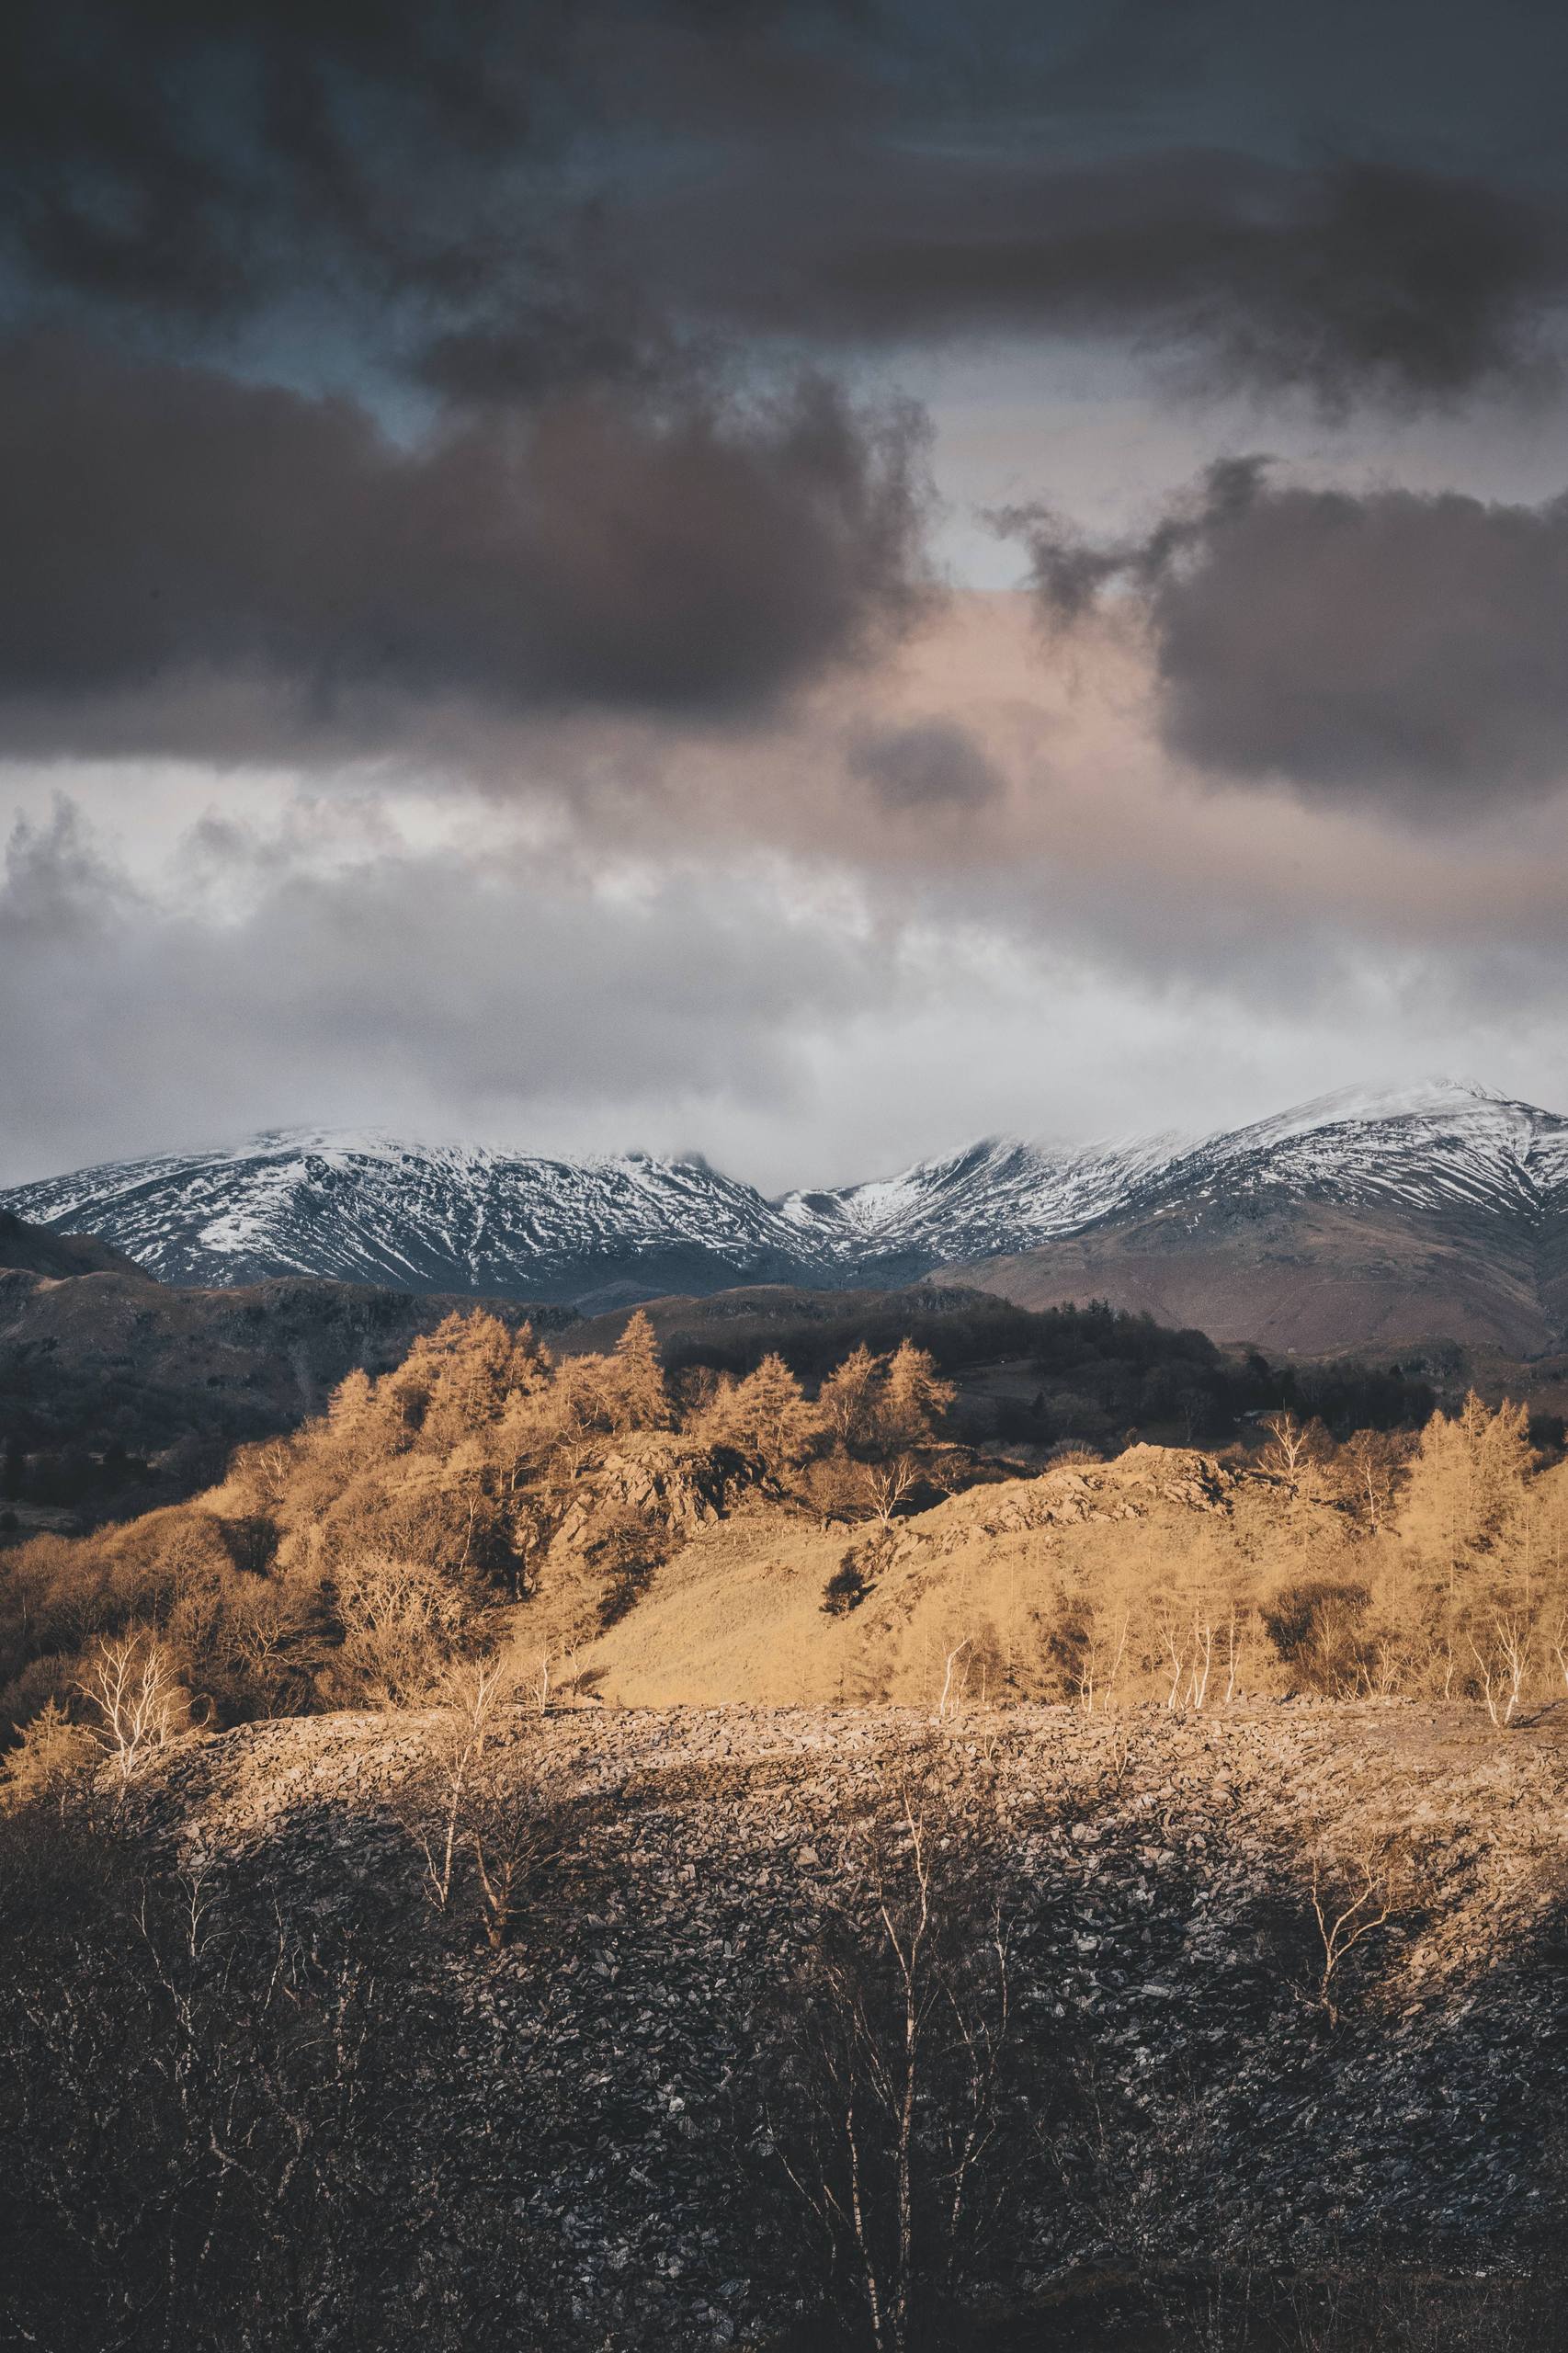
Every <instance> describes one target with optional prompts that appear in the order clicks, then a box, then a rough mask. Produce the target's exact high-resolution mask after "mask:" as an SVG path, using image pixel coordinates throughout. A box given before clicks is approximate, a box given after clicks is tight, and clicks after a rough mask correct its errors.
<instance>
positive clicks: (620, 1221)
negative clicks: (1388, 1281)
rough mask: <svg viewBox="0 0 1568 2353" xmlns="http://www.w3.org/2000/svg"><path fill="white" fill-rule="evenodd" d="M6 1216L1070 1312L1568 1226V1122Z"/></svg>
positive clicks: (484, 1166) (517, 1280)
mask: <svg viewBox="0 0 1568 2353" xmlns="http://www.w3.org/2000/svg"><path fill="white" fill-rule="evenodd" d="M0 1205H3V1206H5V1207H6V1208H9V1209H11V1210H13V1211H16V1212H17V1214H18V1215H20V1216H21V1217H23V1218H25V1219H27V1220H28V1221H29V1222H32V1223H34V1224H38V1225H43V1226H47V1227H51V1228H54V1229H57V1230H62V1231H74V1232H81V1233H94V1234H97V1235H98V1236H100V1237H102V1238H103V1239H104V1240H106V1241H108V1242H110V1243H112V1244H113V1245H115V1246H116V1247H117V1248H118V1249H120V1250H122V1251H125V1252H127V1253H128V1254H129V1255H130V1256H131V1257H133V1258H135V1259H137V1260H139V1261H140V1262H141V1264H142V1266H143V1267H146V1268H147V1270H148V1271H149V1272H150V1273H152V1274H153V1275H156V1276H159V1277H161V1278H162V1279H165V1281H172V1282H176V1283H202V1284H217V1285H224V1284H234V1283H241V1282H246V1281H254V1280H256V1279H260V1278H262V1277H266V1276H272V1275H290V1274H304V1275H322V1276H331V1277H336V1278H338V1279H347V1280H352V1281H364V1282H380V1283H388V1284H392V1285H396V1286H398V1287H401V1288H404V1289H409V1290H443V1291H467V1292H471V1293H476V1294H484V1293H491V1294H496V1295H503V1296H511V1297H527V1298H535V1299H540V1300H573V1301H576V1302H586V1303H594V1304H608V1303H611V1302H616V1301H619V1300H629V1299H632V1298H635V1297H640V1296H641V1297H649V1296H653V1295H654V1294H656V1293H659V1292H663V1291H672V1290H685V1291H697V1292H703V1291H711V1290H720V1289H724V1288H727V1287H729V1286H732V1285H734V1284H737V1283H756V1282H793V1283H805V1284H815V1285H823V1286H837V1285H842V1284H846V1283H864V1282H881V1283H888V1282H898V1281H907V1280H911V1279H916V1278H918V1277H919V1276H921V1275H924V1274H926V1273H929V1272H931V1271H932V1270H933V1269H936V1268H940V1267H969V1268H977V1269H982V1273H981V1279H992V1278H991V1277H990V1275H989V1273H988V1272H986V1271H984V1267H985V1262H991V1261H997V1260H1002V1261H1006V1262H1009V1263H1011V1262H1023V1263H1026V1264H1027V1265H1028V1267H1029V1268H1031V1269H1034V1270H1035V1272H1038V1267H1037V1261H1038V1262H1039V1265H1040V1266H1044V1267H1056V1266H1057V1265H1058V1264H1060V1265H1061V1266H1062V1267H1071V1268H1072V1269H1073V1275H1074V1280H1075V1281H1078V1285H1079V1292H1080V1295H1081V1294H1082V1290H1083V1289H1084V1280H1080V1276H1081V1275H1082V1276H1083V1277H1084V1278H1085V1279H1087V1277H1088V1275H1090V1274H1092V1272H1093V1267H1092V1266H1091V1264H1090V1261H1091V1260H1092V1257H1093V1253H1094V1251H1095V1249H1096V1248H1097V1247H1099V1246H1100V1245H1102V1244H1103V1245H1104V1246H1105V1248H1106V1249H1107V1250H1108V1251H1109V1252H1110V1253H1111V1255H1112V1256H1115V1253H1116V1251H1118V1250H1122V1251H1124V1250H1125V1245H1126V1237H1127V1236H1128V1234H1130V1233H1137V1235H1138V1236H1139V1237H1140V1245H1139V1246H1140V1248H1141V1249H1143V1250H1144V1251H1145V1252H1149V1251H1153V1252H1154V1253H1155V1254H1156V1255H1159V1254H1164V1255H1165V1256H1170V1255H1172V1254H1173V1253H1175V1252H1176V1251H1177V1250H1178V1249H1179V1248H1180V1247H1182V1246H1183V1245H1182V1242H1181V1237H1182V1236H1184V1235H1185V1236H1187V1238H1188V1241H1189V1242H1192V1241H1194V1240H1195V1238H1196V1237H1199V1235H1201V1236H1202V1237H1204V1239H1205V1243H1206V1246H1207V1245H1210V1244H1212V1242H1213V1239H1214V1235H1215V1233H1216V1232H1217V1231H1218V1230H1219V1225H1221V1224H1222V1226H1223V1228H1224V1231H1225V1233H1226V1234H1227V1235H1228V1236H1230V1237H1231V1238H1232V1239H1233V1237H1234V1235H1235V1234H1236V1233H1242V1232H1245V1233H1249V1234H1256V1233H1257V1232H1258V1231H1259V1225H1260V1221H1263V1222H1267V1220H1268V1219H1270V1218H1271V1217H1272V1218H1273V1219H1274V1220H1275V1221H1276V1223H1278V1218H1279V1216H1280V1215H1281V1214H1282V1213H1283V1212H1285V1211H1300V1212H1302V1213H1304V1212H1305V1211H1306V1210H1308V1209H1309V1208H1311V1209H1313V1210H1315V1211H1318V1212H1323V1213H1326V1212H1327V1211H1330V1210H1335V1209H1337V1210H1341V1211H1360V1212H1363V1213H1365V1214H1366V1215H1383V1216H1387V1215H1394V1216H1403V1217H1405V1218H1406V1219H1410V1218H1415V1219H1417V1220H1419V1219H1421V1218H1424V1217H1425V1218H1428V1219H1430V1218H1432V1217H1437V1218H1439V1219H1444V1218H1446V1219H1448V1220H1449V1222H1450V1223H1451V1222H1452V1220H1453V1219H1454V1218H1456V1217H1458V1218H1460V1220H1461V1221H1464V1222H1466V1225H1467V1230H1468V1229H1469V1228H1474V1229H1475V1230H1477V1231H1479V1230H1480V1229H1481V1228H1485V1229H1486V1230H1487V1231H1488V1232H1492V1231H1493V1230H1496V1231H1497V1232H1499V1233H1501V1232H1505V1231H1506V1233H1507V1234H1508V1236H1510V1237H1512V1238H1513V1239H1515V1240H1519V1239H1521V1238H1522V1239H1523V1240H1525V1241H1528V1239H1529V1237H1531V1236H1537V1237H1541V1238H1544V1237H1547V1236H1548V1235H1549V1234H1550V1233H1552V1232H1555V1231H1556V1230H1557V1229H1558V1228H1559V1227H1560V1226H1561V1225H1562V1223H1563V1222H1564V1219H1565V1218H1568V1119H1563V1118H1561V1117H1559V1116H1557V1115H1556V1114H1554V1113H1551V1112H1547V1111H1541V1110H1538V1109H1536V1108H1533V1107H1531V1106H1530V1105H1528V1104H1524V1103H1518V1102H1514V1101H1511V1100H1509V1099H1508V1098H1507V1097H1504V1096H1501V1095H1499V1094H1496V1093H1495V1092H1494V1091H1493V1090H1491V1089H1489V1088H1486V1087H1482V1086H1472V1085H1469V1084H1466V1083H1463V1082H1460V1081H1456V1080H1448V1079H1440V1080H1433V1081H1429V1082H1426V1083H1424V1084H1422V1085H1421V1086H1414V1087H1407V1088H1404V1089H1399V1090H1392V1091H1390V1092H1387V1093H1382V1094H1366V1093H1358V1092H1348V1093H1345V1094H1340V1095H1333V1096H1326V1097H1322V1098H1321V1099H1320V1100H1318V1101H1316V1102H1312V1103H1309V1104H1305V1105H1301V1106H1299V1107H1298V1108H1295V1109H1293V1110H1290V1111H1287V1112H1284V1113H1282V1114H1280V1115H1279V1116H1278V1117H1277V1118H1274V1119H1270V1120H1260V1121H1258V1122H1256V1124H1254V1125H1252V1126H1249V1127H1244V1128H1241V1129H1237V1130H1234V1131H1229V1132H1226V1133H1222V1134H1218V1135H1212V1136H1209V1137H1206V1138H1202V1139H1197V1140H1195V1139H1192V1138H1183V1137H1176V1136H1159V1137H1153V1138H1147V1139H1142V1140H1134V1141H1131V1142H1122V1143H1115V1144H1107V1145H1102V1146H1096V1147H1092V1148H1085V1149H1081V1150H1076V1151H1073V1150H1064V1149H1060V1148H1056V1147H1052V1146H1050V1145H1044V1144H1030V1143H1024V1142H1018V1141H1017V1140H1014V1139H1009V1138H1002V1139H993V1140H991V1141H989V1142H983V1143H979V1144H976V1145H974V1146H973V1147H971V1149H970V1150H969V1151H967V1152H964V1153H960V1154H955V1155H952V1156H949V1157H947V1158H943V1159H937V1160H930V1161H924V1162H921V1163H920V1164H919V1165H917V1166H915V1167H914V1168H911V1169H908V1170H907V1171H905V1172H904V1174H903V1175H902V1176H896V1177H892V1178H890V1179H886V1180H882V1181H878V1182H871V1183H867V1184H860V1185H852V1186H847V1187H840V1188H824V1189H821V1190H816V1191H801V1192H795V1193H790V1194H789V1195H786V1196H785V1197H784V1198H783V1199H779V1200H769V1199H767V1198H766V1197H765V1196H764V1195H763V1194H762V1193H760V1192H759V1191H757V1190H756V1188H754V1187H752V1186H749V1185H745V1184H742V1183H740V1182H738V1181H736V1180H735V1179H733V1178H731V1177H727V1176H722V1175H721V1174H720V1173H719V1172H718V1171H716V1170H714V1169H712V1168H710V1167H709V1166H708V1165H706V1164H705V1163H703V1162H700V1161H672V1160H661V1159H656V1158H652V1157H649V1156H646V1155H642V1154H631V1155H628V1156H626V1157H622V1158H607V1159H591V1160H568V1159H558V1158H547V1157H541V1156H536V1155H528V1154H515V1153H506V1152H503V1151H499V1150H492V1149H488V1148H484V1147H481V1146H475V1145H436V1146H431V1145H426V1144H417V1143H411V1142H401V1141H399V1140H397V1139H394V1138H392V1137H387V1136H383V1135H378V1134H373V1133H368V1134H347V1133H341V1132H323V1131H297V1132H289V1133H278V1134H270V1135H264V1136H258V1137H256V1138H255V1139H253V1140H252V1141H250V1142H246V1143H244V1144H241V1145H239V1146H237V1147H234V1148H233V1149H231V1150H225V1151H221V1152H209V1153H194V1154H175V1155H169V1156H165V1157H161V1158H157V1159H150V1160H141V1161H135V1162H131V1163H125V1164H121V1165H111V1166H108V1167H100V1168H93V1169H87V1170H84V1171H82V1172H80V1173H79V1174H77V1175H74V1176H61V1177H56V1178H52V1179H51V1180H49V1181H47V1182H45V1183H41V1184H36V1185H29V1186H23V1187H20V1188H17V1189H15V1190H14V1191H12V1192H10V1193H8V1194H6V1195H4V1196H0ZM1217 1221H1218V1223H1217ZM1477 1222H1479V1224H1478V1223H1477ZM1445 1231H1447V1229H1446V1228H1445ZM1064 1245H1072V1247H1071V1249H1070V1250H1064ZM1033 1279H1034V1275H1033V1274H1031V1276H1030V1280H1031V1281H1032V1280H1033ZM999 1280H1002V1281H1007V1280H1008V1279H1007V1278H1006V1277H1002V1278H1000V1279H999ZM1008 1287H1013V1288H1017V1284H1016V1282H1009V1283H1008ZM1025 1287H1026V1288H1027V1285H1026V1286H1025ZM1089 1287H1090V1288H1094V1287H1095V1286H1094V1285H1093V1284H1092V1282H1091V1283H1090V1284H1089ZM1037 1288H1038V1285H1037Z"/></svg>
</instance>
